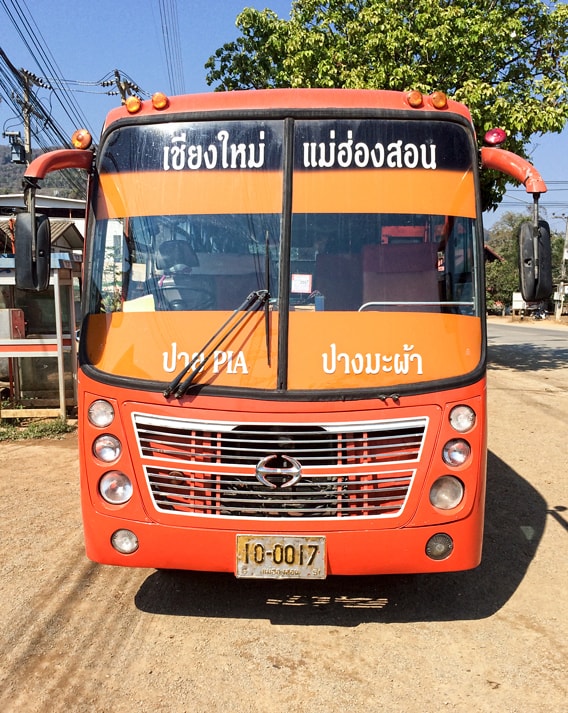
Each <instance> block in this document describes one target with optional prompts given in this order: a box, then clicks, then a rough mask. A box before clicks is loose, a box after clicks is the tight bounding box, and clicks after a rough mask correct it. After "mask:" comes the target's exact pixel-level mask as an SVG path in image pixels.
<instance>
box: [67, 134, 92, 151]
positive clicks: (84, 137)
mask: <svg viewBox="0 0 568 713" xmlns="http://www.w3.org/2000/svg"><path fill="white" fill-rule="evenodd" d="M71 143H72V144H73V148H75V149H88V148H89V146H90V145H91V144H92V143H93V137H92V136H91V134H90V133H89V132H88V131H87V129H77V131H74V132H73V136H72V137H71Z"/></svg>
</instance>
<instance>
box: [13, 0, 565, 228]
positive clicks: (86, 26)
mask: <svg viewBox="0 0 568 713" xmlns="http://www.w3.org/2000/svg"><path fill="white" fill-rule="evenodd" d="M14 4H16V5H17V4H18V3H17V2H5V3H4V2H2V3H0V27H1V28H2V31H1V36H0V47H2V49H3V50H4V52H5V53H6V54H7V55H8V57H9V59H10V60H11V62H12V63H13V64H14V65H15V66H16V67H17V68H24V69H27V70H30V71H32V72H35V73H38V66H37V64H36V63H35V61H34V58H33V56H32V55H31V53H30V51H29V50H28V48H27V47H26V45H25V43H24V41H23V40H22V38H21V37H20V35H19V34H18V32H17V31H16V30H15V29H14V27H13V25H12V23H11V22H10V20H9V19H8V18H7V15H6V9H5V6H8V8H10V7H12V6H13V5H14ZM173 4H174V6H175V5H176V3H173ZM19 5H20V6H21V7H22V8H23V9H25V8H26V7H27V9H28V10H29V13H30V15H31V16H32V17H33V21H34V22H35V24H36V25H37V28H38V29H39V32H40V34H41V37H42V38H43V40H44V41H45V44H46V46H47V52H48V53H49V54H50V55H51V61H52V64H54V65H56V67H57V69H58V73H59V75H60V76H62V77H64V78H65V79H68V80H74V81H77V82H78V81H81V82H96V81H98V80H100V79H101V78H102V77H104V76H105V75H108V74H109V73H112V72H113V70H114V69H119V70H121V71H122V72H125V73H126V74H128V75H129V76H130V77H131V78H132V79H133V80H134V81H135V82H136V83H137V84H138V85H139V86H140V87H141V88H142V89H143V90H145V91H146V92H148V93H150V94H151V93H153V92H155V91H158V90H162V91H165V92H167V93H169V92H170V91H171V90H170V83H169V79H168V72H167V65H166V60H165V50H164V41H163V36H162V31H161V23H160V10H159V3H158V0H95V1H94V2H90V3H87V2H82V3H77V2H71V0H25V1H24V2H22V1H20V2H19ZM244 7H256V8H258V9H263V8H264V7H269V8H270V9H272V10H274V12H276V13H277V14H278V15H279V16H281V17H284V18H287V17H288V16H289V13H290V7H291V0H260V1H258V0H178V1H177V13H178V18H179V38H180V47H181V60H182V63H183V80H184V86H185V90H186V91H187V92H188V93H191V92H201V91H211V90H210V88H209V87H208V86H207V84H206V82H205V69H204V67H203V65H204V64H205V62H206V60H207V59H208V58H209V56H210V55H211V54H213V53H214V51H215V50H216V49H217V48H218V47H220V46H221V45H223V44H224V43H225V42H228V41H230V40H233V39H235V38H236V36H237V30H236V28H235V19H236V17H237V15H238V14H239V12H240V11H241V10H242V9H243V8H244ZM32 26H33V25H32ZM74 86H75V88H76V89H77V90H78V91H76V92H75V93H74V97H75V100H76V102H77V103H78V104H79V106H80V108H81V111H82V113H83V114H84V115H85V116H86V117H87V118H88V120H89V125H90V126H91V127H92V128H93V129H94V130H95V131H98V130H99V128H100V126H101V125H102V123H103V120H104V117H105V115H106V113H107V112H108V111H109V110H110V109H112V108H113V107H114V106H116V105H117V103H118V99H117V97H109V96H106V95H105V94H104V93H102V92H103V91H104V90H101V89H95V88H93V87H89V86H86V85H74ZM95 92H96V93H95ZM41 98H42V100H43V101H44V103H45V104H47V103H48V101H49V92H47V90H44V91H43V92H42V94H41ZM56 112H57V107H56V106H55V105H54V113H55V116H56V118H57V120H58V122H59V123H60V124H61V125H62V126H63V128H64V129H65V130H66V131H68V132H69V135H70V134H71V133H72V132H73V130H74V129H75V128H77V127H76V126H72V125H70V123H69V122H67V123H66V117H65V116H63V115H62V116H61V117H60V115H59V113H58V112H57V113H56ZM16 123H17V122H16V121H15V119H14V116H13V113H12V107H11V106H8V105H7V104H6V103H4V102H2V103H0V126H1V127H2V130H3V131H4V130H6V129H17V128H19V127H18V126H17V125H15V124H16ZM1 141H2V143H7V141H6V140H5V139H1ZM531 148H532V154H531V155H532V161H533V163H534V164H535V166H536V167H537V168H538V170H539V171H540V172H541V174H542V175H543V177H544V179H545V181H547V182H548V183H549V193H548V194H547V195H546V196H543V198H542V204H543V206H546V205H547V204H548V206H549V207H548V209H547V210H548V217H549V219H551V218H552V215H553V214H562V213H564V214H566V215H568V168H567V163H568V162H567V161H566V158H567V157H568V129H566V130H565V131H564V132H563V133H562V134H560V135H558V134H549V135H547V136H545V137H538V138H535V140H534V142H533V145H532V147H531ZM529 203H530V197H529V196H528V195H527V194H526V193H525V192H524V190H523V189H522V188H520V189H513V188H512V189H511V190H510V191H508V193H507V196H506V199H505V201H504V203H503V204H502V207H501V208H499V209H498V211H497V212H496V213H492V214H489V215H487V216H486V220H485V223H486V226H487V227H489V226H491V225H492V224H493V223H494V221H495V220H496V219H497V218H498V217H499V216H500V215H502V213H503V212H505V211H507V210H514V211H523V210H524V207H525V205H527V204H529ZM551 223H552V224H553V227H554V228H556V229H557V230H564V221H556V222H555V221H554V220H551Z"/></svg>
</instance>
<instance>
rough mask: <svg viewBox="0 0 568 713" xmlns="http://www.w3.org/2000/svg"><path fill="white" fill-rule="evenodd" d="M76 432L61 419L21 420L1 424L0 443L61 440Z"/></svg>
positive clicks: (74, 427)
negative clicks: (49, 439) (64, 436)
mask: <svg viewBox="0 0 568 713" xmlns="http://www.w3.org/2000/svg"><path fill="white" fill-rule="evenodd" d="M75 430H76V426H74V425H71V424H69V423H67V422H66V421H63V419H61V418H50V419H45V420H42V419H21V420H17V421H16V422H15V423H6V422H5V421H4V422H0V441H29V440H33V439H40V438H61V436H63V435H65V434H66V433H71V432H72V431H75Z"/></svg>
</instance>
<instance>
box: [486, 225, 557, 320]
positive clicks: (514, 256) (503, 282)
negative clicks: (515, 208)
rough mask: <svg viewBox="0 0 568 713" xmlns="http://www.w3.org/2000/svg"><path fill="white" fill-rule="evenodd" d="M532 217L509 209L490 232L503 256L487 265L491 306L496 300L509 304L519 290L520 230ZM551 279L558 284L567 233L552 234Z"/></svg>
mask: <svg viewBox="0 0 568 713" xmlns="http://www.w3.org/2000/svg"><path fill="white" fill-rule="evenodd" d="M527 220H532V214H531V213H530V212H527V213H514V212H512V211H508V212H506V213H504V214H503V216H502V217H501V218H500V219H499V220H498V221H497V222H496V223H495V224H494V225H493V227H492V228H491V230H490V231H489V237H488V240H487V243H488V245H489V246H490V247H491V248H492V249H493V250H494V251H495V252H496V253H497V254H498V255H499V256H500V257H501V258H502V259H501V260H495V261H494V262H491V263H488V264H487V265H486V266H485V291H486V299H487V305H488V307H489V308H491V307H492V306H494V305H495V303H501V304H502V305H503V306H505V305H510V304H511V299H512V294H513V292H518V291H519V289H520V277H519V231H520V228H521V224H522V223H523V222H525V221H527ZM550 238H551V247H552V279H553V284H555V285H556V284H557V283H558V281H559V279H560V272H561V269H562V259H563V248H564V236H563V235H561V234H560V233H552V234H551V236H550Z"/></svg>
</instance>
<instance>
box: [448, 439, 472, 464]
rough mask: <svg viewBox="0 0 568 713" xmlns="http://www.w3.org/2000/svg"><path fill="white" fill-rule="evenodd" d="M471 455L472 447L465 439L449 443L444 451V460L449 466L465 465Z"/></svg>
mask: <svg viewBox="0 0 568 713" xmlns="http://www.w3.org/2000/svg"><path fill="white" fill-rule="evenodd" d="M470 455H471V446H470V445H469V443H468V442H467V441H464V439H463V438H454V439H453V440H451V441H448V442H447V443H446V445H445V446H444V450H443V451H442V458H443V459H444V462H445V463H447V464H448V465H453V466H454V467H457V466H458V465H463V464H464V463H465V462H466V461H467V459H468V458H469V456H470Z"/></svg>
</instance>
